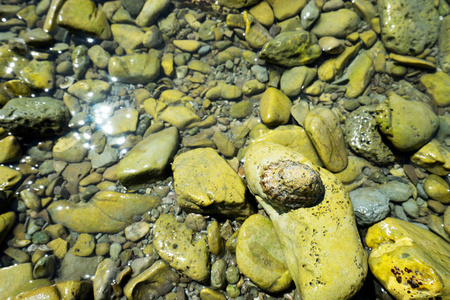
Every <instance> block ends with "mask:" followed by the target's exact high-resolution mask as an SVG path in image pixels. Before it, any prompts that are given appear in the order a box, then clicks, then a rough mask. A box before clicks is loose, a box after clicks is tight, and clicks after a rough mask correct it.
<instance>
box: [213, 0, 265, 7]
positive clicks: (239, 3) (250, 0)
mask: <svg viewBox="0 0 450 300" xmlns="http://www.w3.org/2000/svg"><path fill="white" fill-rule="evenodd" d="M258 2H260V0H218V3H219V4H220V5H225V6H227V7H230V8H243V7H247V6H253V5H255V4H257V3H258Z"/></svg>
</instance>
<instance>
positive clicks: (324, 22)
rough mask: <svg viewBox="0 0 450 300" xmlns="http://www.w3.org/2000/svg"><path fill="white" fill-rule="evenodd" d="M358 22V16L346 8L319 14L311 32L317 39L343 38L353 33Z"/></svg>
mask: <svg viewBox="0 0 450 300" xmlns="http://www.w3.org/2000/svg"><path fill="white" fill-rule="evenodd" d="M359 21H360V19H359V16H358V14H357V13H356V12H354V11H353V10H350V9H347V8H343V9H340V10H337V11H332V12H326V13H321V14H320V17H319V19H318V20H317V23H316V24H315V25H314V26H313V28H312V29H311V32H312V33H314V34H315V35H316V36H318V37H323V36H334V37H336V38H345V37H346V36H347V35H349V34H350V33H352V32H353V31H355V29H356V28H357V27H358V24H359Z"/></svg>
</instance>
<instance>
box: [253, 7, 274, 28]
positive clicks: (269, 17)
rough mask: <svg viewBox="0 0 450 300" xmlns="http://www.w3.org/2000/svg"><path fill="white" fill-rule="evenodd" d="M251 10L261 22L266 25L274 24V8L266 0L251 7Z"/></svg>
mask: <svg viewBox="0 0 450 300" xmlns="http://www.w3.org/2000/svg"><path fill="white" fill-rule="evenodd" d="M249 12H250V13H251V14H252V16H254V17H255V19H256V20H258V22H259V23H261V24H262V25H264V26H266V27H270V26H272V24H273V22H274V15H273V10H272V8H271V7H270V5H269V3H267V2H266V1H263V2H260V3H258V4H256V5H255V6H253V7H252V8H250V10H249Z"/></svg>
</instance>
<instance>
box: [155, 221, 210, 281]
mask: <svg viewBox="0 0 450 300" xmlns="http://www.w3.org/2000/svg"><path fill="white" fill-rule="evenodd" d="M153 234H154V240H153V245H154V247H155V249H156V251H157V252H158V254H159V255H160V256H161V258H162V259H163V260H164V261H166V262H167V263H168V264H169V265H170V266H171V267H172V268H174V269H176V270H179V271H181V272H182V273H183V274H185V275H186V276H188V277H190V278H192V279H194V280H196V281H199V282H205V281H206V280H207V279H208V278H209V271H210V265H209V251H208V246H207V244H206V237H205V236H202V235H199V236H195V233H194V231H193V230H192V229H189V228H187V227H186V224H185V223H182V224H180V223H178V222H177V221H176V220H175V218H174V217H172V216H171V215H166V214H163V215H161V216H160V217H159V218H158V220H157V221H156V223H155V226H154V227H153Z"/></svg>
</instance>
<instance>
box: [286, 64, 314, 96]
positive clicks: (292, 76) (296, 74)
mask: <svg viewBox="0 0 450 300" xmlns="http://www.w3.org/2000/svg"><path fill="white" fill-rule="evenodd" d="M316 75H317V69H314V68H308V67H304V66H302V67H294V68H291V69H289V70H286V71H284V72H283V75H281V79H280V89H281V91H282V92H283V93H285V94H286V96H289V97H294V96H297V95H298V94H300V92H301V91H302V90H303V89H304V88H306V87H307V86H308V85H309V83H310V82H311V81H312V80H313V79H314V78H315V77H316Z"/></svg>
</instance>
